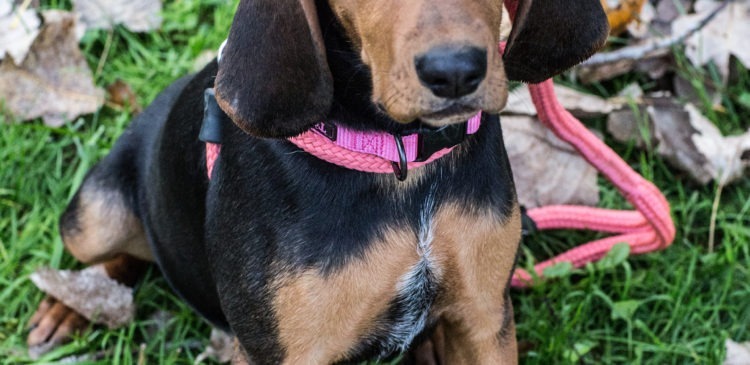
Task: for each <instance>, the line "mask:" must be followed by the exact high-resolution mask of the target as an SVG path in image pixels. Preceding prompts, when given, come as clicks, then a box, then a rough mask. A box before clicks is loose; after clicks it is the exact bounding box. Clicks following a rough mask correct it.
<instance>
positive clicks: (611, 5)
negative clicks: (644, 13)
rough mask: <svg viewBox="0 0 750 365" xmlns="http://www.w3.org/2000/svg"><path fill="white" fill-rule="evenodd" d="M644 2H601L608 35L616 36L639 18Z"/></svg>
mask: <svg viewBox="0 0 750 365" xmlns="http://www.w3.org/2000/svg"><path fill="white" fill-rule="evenodd" d="M644 2H645V0H601V3H602V7H603V8H604V11H605V12H606V13H607V20H608V21H609V27H610V34H612V35H618V34H620V33H622V32H624V31H625V29H626V28H627V27H628V25H629V24H630V23H632V22H634V21H636V20H638V18H639V14H640V13H641V8H642V7H643V3H644Z"/></svg>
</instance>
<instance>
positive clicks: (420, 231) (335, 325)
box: [274, 198, 515, 360]
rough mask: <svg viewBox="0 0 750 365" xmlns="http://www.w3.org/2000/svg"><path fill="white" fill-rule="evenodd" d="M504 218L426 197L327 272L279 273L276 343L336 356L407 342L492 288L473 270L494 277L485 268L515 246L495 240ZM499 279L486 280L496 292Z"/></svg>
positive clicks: (375, 352)
mask: <svg viewBox="0 0 750 365" xmlns="http://www.w3.org/2000/svg"><path fill="white" fill-rule="evenodd" d="M506 225H507V222H506V221H504V220H503V219H501V218H498V217H497V216H496V215H494V214H491V213H487V214H478V213H468V212H467V211H466V210H465V209H463V208H461V207H459V206H457V205H449V204H441V205H440V206H436V205H435V203H434V201H432V200H431V199H429V198H428V199H427V200H426V201H425V203H424V205H423V206H422V207H421V209H420V211H419V219H418V224H417V225H415V226H409V227H403V226H402V227H399V226H394V227H388V228H384V232H385V233H383V234H381V235H379V238H378V239H377V240H376V241H377V242H371V243H370V244H369V245H367V247H368V248H367V250H366V251H365V252H364V254H362V255H360V256H359V257H356V258H352V259H351V260H349V261H348V262H347V263H346V264H345V265H343V266H341V267H340V268H338V269H337V270H335V271H334V272H330V273H327V274H325V275H323V274H321V273H320V272H319V271H318V270H314V269H311V270H307V271H304V272H302V273H296V274H290V275H287V276H285V277H283V278H280V279H279V280H278V281H277V283H276V286H277V287H278V288H279V290H278V291H277V295H276V298H275V300H274V309H275V312H276V318H277V320H278V323H279V329H280V331H279V332H280V339H281V342H282V344H283V345H284V347H285V348H287V349H289V348H294V349H295V351H293V352H295V353H297V352H301V353H304V352H305V349H308V350H312V349H317V351H321V353H325V354H327V355H331V356H332V357H333V358H338V359H339V360H345V359H350V358H351V357H352V356H354V357H357V358H367V357H387V356H389V355H391V354H396V353H399V352H402V351H404V350H406V349H408V348H409V346H410V345H411V344H412V342H413V341H414V339H415V338H416V337H417V336H418V335H419V334H420V333H422V332H423V331H424V330H425V329H426V328H427V327H429V325H430V324H431V322H432V321H434V319H435V318H437V317H439V316H440V315H441V314H442V313H443V312H445V311H447V310H451V308H452V307H455V306H460V305H461V303H460V301H462V300H466V298H471V297H472V296H473V295H475V293H477V292H481V291H487V290H489V291H490V292H492V291H493V289H492V288H485V287H484V286H486V285H488V283H486V282H484V281H483V280H477V277H476V276H477V275H487V277H488V278H495V277H496V276H497V275H493V274H492V273H491V271H492V267H502V266H503V265H501V264H502V261H503V260H505V259H509V260H513V257H510V258H506V257H505V256H514V254H515V246H514V247H503V242H502V241H506V239H505V238H504V236H505V235H506V234H507V232H506V231H505V230H503V229H498V227H500V228H502V227H505V226H506ZM504 250H509V251H504ZM508 252H512V253H510V254H508ZM502 284H503V283H502V282H497V281H495V282H493V283H492V285H496V286H497V287H498V291H502ZM296 350H299V351H296Z"/></svg>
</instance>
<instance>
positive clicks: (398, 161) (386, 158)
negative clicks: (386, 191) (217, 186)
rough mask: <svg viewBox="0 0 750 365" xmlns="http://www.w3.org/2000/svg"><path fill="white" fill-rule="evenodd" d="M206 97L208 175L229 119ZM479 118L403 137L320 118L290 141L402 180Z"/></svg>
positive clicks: (477, 123) (323, 157) (326, 158)
mask: <svg viewBox="0 0 750 365" xmlns="http://www.w3.org/2000/svg"><path fill="white" fill-rule="evenodd" d="M204 100H205V110H204V118H203V125H202V126H201V131H200V136H199V137H200V140H202V141H204V142H206V172H207V173H208V177H209V178H211V176H212V172H213V167H214V164H215V163H216V159H217V158H218V157H219V154H220V152H221V140H222V134H223V133H222V130H223V129H224V128H227V126H228V125H231V124H232V122H231V120H230V119H229V118H228V117H227V116H226V114H224V112H223V111H222V110H221V108H219V106H218V104H217V103H216V98H215V96H214V91H213V89H206V91H205V93H204ZM481 122H482V112H481V111H480V112H479V113H477V114H476V115H475V116H473V117H471V119H469V120H468V121H467V122H465V123H461V124H453V125H448V126H445V127H441V128H439V129H435V130H428V131H420V132H418V133H412V134H408V135H404V136H401V135H393V134H390V133H386V132H363V131H357V130H354V129H351V128H347V127H343V126H337V125H335V124H332V123H326V122H324V123H320V124H317V125H315V126H314V127H313V128H310V129H309V130H307V131H306V132H304V133H302V134H300V135H299V136H296V137H292V138H289V139H288V140H289V141H290V142H292V143H294V144H295V145H296V146H297V147H299V148H300V149H302V150H303V151H305V152H307V153H309V154H311V155H313V156H315V157H317V158H319V159H321V160H323V161H326V162H329V163H332V164H334V165H338V166H341V167H345V168H347V169H350V170H357V171H364V172H371V173H379V174H383V173H391V172H393V173H395V174H396V177H397V178H398V179H399V180H404V179H406V175H407V173H408V171H409V169H414V168H418V167H421V166H424V165H426V164H428V163H430V162H432V161H435V160H437V159H438V158H440V157H442V156H444V155H446V154H447V153H448V152H450V151H452V150H453V148H455V147H456V146H457V145H459V144H460V143H461V142H463V140H464V139H465V138H466V136H467V135H470V134H474V133H476V132H477V131H478V130H479V126H480V124H481Z"/></svg>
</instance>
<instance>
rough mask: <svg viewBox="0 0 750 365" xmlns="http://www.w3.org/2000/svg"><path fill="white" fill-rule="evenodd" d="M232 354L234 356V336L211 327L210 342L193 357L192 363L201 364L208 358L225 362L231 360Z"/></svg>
mask: <svg viewBox="0 0 750 365" xmlns="http://www.w3.org/2000/svg"><path fill="white" fill-rule="evenodd" d="M232 356H234V336H232V335H230V334H228V333H226V332H224V331H222V330H219V329H216V328H212V329H211V340H210V344H209V345H208V346H207V347H206V349H205V350H203V352H201V353H200V354H199V355H198V357H196V358H195V361H194V362H193V364H195V365H198V364H201V363H203V361H205V360H206V359H209V358H210V359H214V360H215V361H217V362H219V363H222V364H226V363H228V362H230V361H231V360H232Z"/></svg>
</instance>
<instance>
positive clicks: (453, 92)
mask: <svg viewBox="0 0 750 365" xmlns="http://www.w3.org/2000/svg"><path fill="white" fill-rule="evenodd" d="M414 65H415V66H416V68H417V76H419V81H420V82H421V83H422V85H424V86H426V87H427V88H428V89H430V90H432V93H433V94H435V95H436V96H439V97H443V98H460V97H462V96H464V95H468V94H471V93H473V92H474V90H476V89H477V88H478V87H479V84H481V83H482V80H484V77H485V76H486V75H487V50H486V49H481V48H477V47H455V46H448V47H438V48H434V49H432V50H430V51H429V52H427V53H425V54H423V55H421V56H417V57H416V58H415V59H414Z"/></svg>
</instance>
